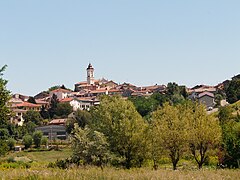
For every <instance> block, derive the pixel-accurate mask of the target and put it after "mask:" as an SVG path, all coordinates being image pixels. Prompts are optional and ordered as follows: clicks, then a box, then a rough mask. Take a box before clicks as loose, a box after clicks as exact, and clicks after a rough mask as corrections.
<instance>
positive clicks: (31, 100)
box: [28, 96, 37, 104]
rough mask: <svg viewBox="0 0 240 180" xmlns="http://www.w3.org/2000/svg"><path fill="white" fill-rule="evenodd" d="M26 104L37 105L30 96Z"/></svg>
mask: <svg viewBox="0 0 240 180" xmlns="http://www.w3.org/2000/svg"><path fill="white" fill-rule="evenodd" d="M28 102H29V103H32V104H37V103H36V101H35V99H34V97H32V96H30V97H29V99H28Z"/></svg>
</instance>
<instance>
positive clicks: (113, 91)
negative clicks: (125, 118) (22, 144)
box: [9, 63, 226, 126]
mask: <svg viewBox="0 0 240 180" xmlns="http://www.w3.org/2000/svg"><path fill="white" fill-rule="evenodd" d="M86 72H87V77H86V81H81V82H77V83H76V84H75V85H74V86H75V89H74V91H73V90H70V89H67V88H65V87H64V85H63V86H62V87H61V86H56V87H53V88H52V90H51V89H50V90H49V91H48V92H46V91H44V92H41V93H39V94H37V95H36V96H34V97H29V96H27V95H22V94H13V95H12V98H11V99H10V101H9V103H10V105H11V109H12V111H13V112H14V116H13V117H12V118H11V121H12V123H14V124H18V125H20V126H21V125H23V123H24V118H23V115H24V114H25V113H26V112H27V111H29V110H33V111H41V109H42V108H43V107H44V108H45V109H48V108H49V107H50V102H51V99H52V98H53V96H56V98H57V100H58V101H59V103H69V104H70V105H71V106H72V108H73V111H77V110H78V109H79V110H90V108H91V107H92V106H97V105H99V103H100V101H99V98H98V97H99V96H101V95H108V96H113V95H120V96H122V97H124V98H128V97H146V98H147V97H150V96H151V95H152V94H154V93H160V94H164V93H166V88H167V86H166V85H158V84H155V85H151V86H144V87H138V86H135V85H133V84H130V83H126V82H125V83H123V84H117V83H116V82H114V81H113V80H107V79H104V78H102V79H95V77H94V67H93V66H92V64H91V63H89V65H88V67H87V69H86ZM182 88H184V91H185V94H187V96H188V98H190V99H192V100H197V101H199V102H201V103H203V104H205V105H206V108H207V109H208V110H212V109H213V108H214V106H215V104H216V102H215V94H217V92H219V91H222V89H223V84H219V85H217V86H207V85H198V86H195V87H193V88H187V87H185V86H182ZM185 96H186V95H185ZM29 99H33V100H34V102H31V101H29ZM222 103H223V104H222V105H224V104H226V101H222ZM65 121H66V120H64V119H60V120H52V121H50V123H49V124H56V125H59V124H64V123H65Z"/></svg>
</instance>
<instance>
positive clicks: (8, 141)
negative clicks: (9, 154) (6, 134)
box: [7, 138, 16, 150]
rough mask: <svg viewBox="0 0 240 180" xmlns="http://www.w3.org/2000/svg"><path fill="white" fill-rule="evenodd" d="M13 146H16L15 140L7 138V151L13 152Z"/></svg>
mask: <svg viewBox="0 0 240 180" xmlns="http://www.w3.org/2000/svg"><path fill="white" fill-rule="evenodd" d="M15 144H16V140H15V139H13V138H9V139H8V140H7V145H8V147H9V150H13V149H14V146H15Z"/></svg>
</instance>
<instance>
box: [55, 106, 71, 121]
mask: <svg viewBox="0 0 240 180" xmlns="http://www.w3.org/2000/svg"><path fill="white" fill-rule="evenodd" d="M72 112H73V108H72V106H71V105H70V104H69V103H59V104H57V108H56V115H57V116H58V117H61V118H66V117H68V115H69V114H71V113H72Z"/></svg>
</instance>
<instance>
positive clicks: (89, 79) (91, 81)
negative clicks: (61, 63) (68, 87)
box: [87, 63, 94, 85]
mask: <svg viewBox="0 0 240 180" xmlns="http://www.w3.org/2000/svg"><path fill="white" fill-rule="evenodd" d="M87 83H88V84H90V85H94V68H93V67H92V64H91V63H89V65H88V67H87Z"/></svg>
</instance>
